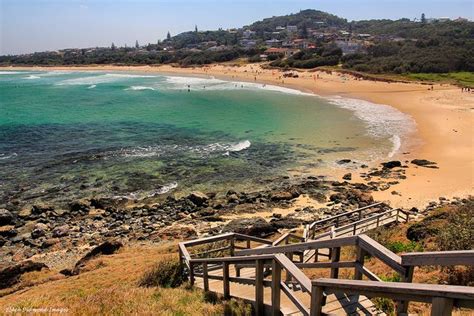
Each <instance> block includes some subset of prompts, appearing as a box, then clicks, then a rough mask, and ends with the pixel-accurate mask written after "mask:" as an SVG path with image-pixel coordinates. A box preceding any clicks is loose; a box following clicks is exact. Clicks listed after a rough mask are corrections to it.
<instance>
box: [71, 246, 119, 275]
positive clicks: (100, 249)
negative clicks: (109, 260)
mask: <svg viewBox="0 0 474 316" xmlns="http://www.w3.org/2000/svg"><path fill="white" fill-rule="evenodd" d="M122 247H123V244H122V243H121V242H120V241H117V240H111V241H105V242H103V243H102V244H100V245H99V246H97V247H95V248H94V249H92V250H91V251H89V252H88V253H87V254H86V255H85V256H84V257H82V258H81V260H79V261H78V262H77V263H76V265H75V266H74V269H73V270H72V273H71V274H72V275H77V274H79V272H80V269H81V268H83V267H84V266H85V265H86V263H87V262H88V261H89V260H91V259H93V258H95V257H97V256H99V255H111V254H114V253H115V252H117V250H119V249H120V248H122Z"/></svg>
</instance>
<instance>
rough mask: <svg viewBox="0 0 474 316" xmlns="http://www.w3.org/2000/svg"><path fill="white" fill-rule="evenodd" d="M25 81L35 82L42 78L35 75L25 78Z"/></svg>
mask: <svg viewBox="0 0 474 316" xmlns="http://www.w3.org/2000/svg"><path fill="white" fill-rule="evenodd" d="M23 79H27V80H35V79H41V77H40V76H35V75H29V76H28V77H24V78H23Z"/></svg>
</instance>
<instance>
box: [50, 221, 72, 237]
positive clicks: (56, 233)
mask: <svg viewBox="0 0 474 316" xmlns="http://www.w3.org/2000/svg"><path fill="white" fill-rule="evenodd" d="M67 234H69V226H68V225H67V224H66V225H61V226H57V227H55V228H54V229H53V237H54V238H57V237H64V236H66V235H67Z"/></svg>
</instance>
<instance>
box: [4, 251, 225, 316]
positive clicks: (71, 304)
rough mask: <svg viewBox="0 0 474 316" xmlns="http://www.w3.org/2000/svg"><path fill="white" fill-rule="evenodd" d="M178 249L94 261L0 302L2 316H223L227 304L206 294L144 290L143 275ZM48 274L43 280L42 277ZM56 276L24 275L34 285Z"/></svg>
mask: <svg viewBox="0 0 474 316" xmlns="http://www.w3.org/2000/svg"><path fill="white" fill-rule="evenodd" d="M176 249H177V248H176V246H175V245H173V246H171V247H170V246H165V247H163V246H162V247H157V246H144V245H141V246H130V247H125V248H124V249H123V250H121V251H120V252H119V253H117V254H114V255H111V256H101V257H99V258H96V259H93V260H91V261H90V263H88V265H87V267H86V271H87V272H83V273H81V274H80V275H78V276H73V277H70V278H67V279H65V278H62V279H59V280H53V281H50V282H46V283H43V284H39V285H36V286H34V287H31V288H28V289H25V290H22V291H20V292H16V293H13V294H10V295H7V296H4V297H2V298H0V314H2V313H4V312H6V311H8V310H9V309H10V310H23V311H26V310H28V309H38V308H52V309H60V308H64V309H67V311H68V313H70V314H74V315H99V314H100V315H130V314H150V315H151V314H153V315H220V314H223V311H224V307H223V305H222V304H212V303H208V302H206V301H205V299H204V294H203V292H202V291H200V290H197V289H188V288H186V286H181V287H179V288H174V289H171V288H167V289H164V288H140V287H138V285H137V284H138V280H139V279H140V278H141V276H142V274H143V273H144V271H147V270H149V269H151V268H152V267H153V266H154V265H155V264H156V263H157V262H158V261H162V260H169V259H170V258H172V257H174V256H175V253H176ZM43 273H44V275H42V274H43ZM44 277H47V278H49V279H51V278H52V277H54V272H35V273H34V274H31V273H30V274H25V276H24V279H25V282H26V280H29V281H30V282H31V283H32V284H33V283H35V282H36V281H38V280H43V281H44Z"/></svg>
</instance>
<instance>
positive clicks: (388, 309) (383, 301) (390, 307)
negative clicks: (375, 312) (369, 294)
mask: <svg viewBox="0 0 474 316" xmlns="http://www.w3.org/2000/svg"><path fill="white" fill-rule="evenodd" d="M372 302H374V305H375V307H377V309H379V310H381V311H382V312H384V313H385V314H387V315H394V314H395V303H394V302H393V301H392V300H391V299H388V298H385V297H376V298H374V299H372Z"/></svg>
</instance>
